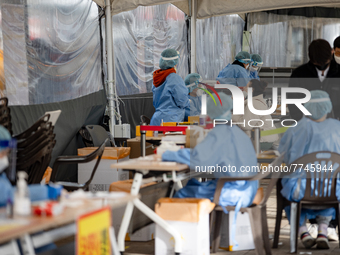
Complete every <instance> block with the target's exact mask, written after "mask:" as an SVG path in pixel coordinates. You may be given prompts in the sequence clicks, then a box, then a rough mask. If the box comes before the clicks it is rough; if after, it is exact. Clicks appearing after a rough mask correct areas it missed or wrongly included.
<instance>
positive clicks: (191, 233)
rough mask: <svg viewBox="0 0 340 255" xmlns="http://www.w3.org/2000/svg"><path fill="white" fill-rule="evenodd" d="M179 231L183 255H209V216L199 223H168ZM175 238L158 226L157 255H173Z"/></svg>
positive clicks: (205, 216)
mask: <svg viewBox="0 0 340 255" xmlns="http://www.w3.org/2000/svg"><path fill="white" fill-rule="evenodd" d="M166 222H168V223H169V224H170V225H171V226H173V227H174V228H175V229H176V230H177V231H179V233H180V235H181V237H182V242H183V246H182V247H183V250H182V252H181V255H208V254H210V245H209V214H207V215H204V216H203V217H202V218H201V219H200V221H199V222H184V221H168V220H167V221H166ZM174 247H175V241H174V238H173V237H172V236H171V235H170V234H169V233H168V232H166V231H165V230H164V229H163V228H161V227H160V226H159V225H156V238H155V254H157V255H173V254H174V253H175V250H174Z"/></svg>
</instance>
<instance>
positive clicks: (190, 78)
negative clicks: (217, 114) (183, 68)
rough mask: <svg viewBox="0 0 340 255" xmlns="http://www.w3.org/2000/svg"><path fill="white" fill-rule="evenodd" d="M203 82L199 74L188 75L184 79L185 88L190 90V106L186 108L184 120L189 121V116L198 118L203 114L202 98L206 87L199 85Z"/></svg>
mask: <svg viewBox="0 0 340 255" xmlns="http://www.w3.org/2000/svg"><path fill="white" fill-rule="evenodd" d="M201 81H202V77H201V75H199V74H198V73H191V74H188V75H187V77H185V79H184V83H185V86H186V87H187V88H188V91H189V94H188V97H189V101H190V105H189V106H188V107H186V108H185V117H184V120H185V121H188V117H189V116H197V115H200V114H201V96H202V94H203V93H204V91H203V88H205V86H204V85H202V84H199V82H201Z"/></svg>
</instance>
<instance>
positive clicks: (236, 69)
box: [216, 64, 251, 87]
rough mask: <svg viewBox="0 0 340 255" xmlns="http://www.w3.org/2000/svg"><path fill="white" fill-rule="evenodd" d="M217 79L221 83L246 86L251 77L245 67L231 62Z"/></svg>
mask: <svg viewBox="0 0 340 255" xmlns="http://www.w3.org/2000/svg"><path fill="white" fill-rule="evenodd" d="M216 80H217V81H219V82H220V83H221V84H231V85H235V86H238V87H245V86H247V84H248V82H249V81H250V80H251V79H250V78H249V73H248V71H247V70H246V69H245V68H244V67H242V66H239V65H232V64H229V65H227V66H226V67H225V68H224V69H223V70H222V71H221V72H220V73H219V74H218V76H217V78H216Z"/></svg>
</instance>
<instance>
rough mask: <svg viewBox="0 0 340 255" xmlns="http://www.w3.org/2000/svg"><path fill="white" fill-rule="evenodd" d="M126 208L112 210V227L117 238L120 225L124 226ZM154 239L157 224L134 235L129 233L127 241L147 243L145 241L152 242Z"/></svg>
mask: <svg viewBox="0 0 340 255" xmlns="http://www.w3.org/2000/svg"><path fill="white" fill-rule="evenodd" d="M125 208H126V207H125V206H124V207H120V208H117V209H113V210H112V226H113V228H114V230H115V235H116V237H117V236H118V233H119V229H120V225H121V224H122V220H123V216H124V212H125ZM154 237H155V224H154V223H152V224H150V225H148V226H146V227H144V228H142V229H140V230H138V231H136V232H135V233H133V234H131V233H129V232H128V233H127V235H126V238H125V240H126V241H140V242H145V241H150V240H152V239H154Z"/></svg>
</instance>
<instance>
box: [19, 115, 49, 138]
mask: <svg viewBox="0 0 340 255" xmlns="http://www.w3.org/2000/svg"><path fill="white" fill-rule="evenodd" d="M49 120H50V114H45V115H44V116H42V117H41V118H40V119H39V120H37V121H36V122H35V123H34V124H33V125H32V126H31V127H29V128H28V129H26V130H25V131H24V132H22V133H20V134H18V135H15V136H13V138H15V139H17V141H18V143H19V142H20V140H24V139H27V138H28V137H30V136H31V135H33V134H34V133H35V132H37V129H38V128H39V127H40V126H41V124H43V123H47V122H48V121H49Z"/></svg>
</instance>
